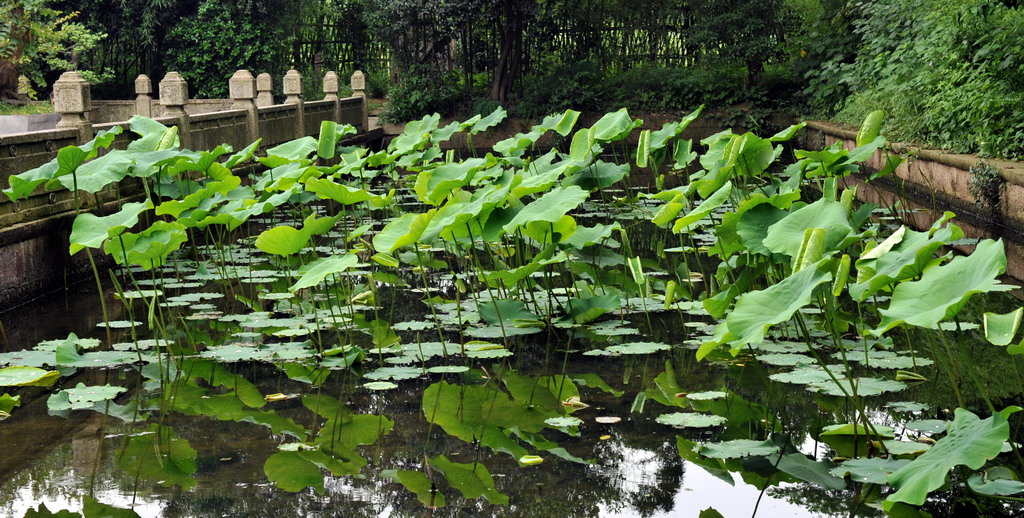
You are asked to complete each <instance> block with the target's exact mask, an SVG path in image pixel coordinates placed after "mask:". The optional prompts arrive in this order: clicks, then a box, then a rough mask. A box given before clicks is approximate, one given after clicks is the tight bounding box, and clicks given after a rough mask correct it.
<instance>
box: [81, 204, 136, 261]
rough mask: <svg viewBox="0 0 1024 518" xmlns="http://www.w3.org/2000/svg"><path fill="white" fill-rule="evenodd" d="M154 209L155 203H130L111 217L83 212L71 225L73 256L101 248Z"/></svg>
mask: <svg viewBox="0 0 1024 518" xmlns="http://www.w3.org/2000/svg"><path fill="white" fill-rule="evenodd" d="M151 208H153V203H152V202H150V201H146V202H139V203H134V202H129V203H125V204H124V205H122V206H121V210H119V211H117V212H115V213H114V214H111V215H109V216H96V215H94V214H90V213H88V212H83V213H82V214H79V215H78V216H76V217H75V221H74V223H72V224H71V237H70V241H71V255H74V254H76V253H78V251H79V250H81V249H83V248H85V247H89V248H99V247H101V246H103V242H104V241H105V240H107V239H108V238H111V237H114V236H117V235H119V234H120V233H121V232H124V231H125V230H126V229H128V228H131V227H132V226H134V225H135V224H136V223H138V222H139V215H140V214H142V213H143V212H145V211H147V210H149V209H151Z"/></svg>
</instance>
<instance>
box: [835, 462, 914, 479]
mask: <svg viewBox="0 0 1024 518" xmlns="http://www.w3.org/2000/svg"><path fill="white" fill-rule="evenodd" d="M909 463H910V461H909V460H906V459H901V460H896V459H883V458H881V457H872V458H866V457H865V458H859V459H850V460H847V461H844V462H843V463H842V464H840V465H838V466H836V467H834V468H832V470H831V473H832V474H833V475H835V476H837V477H846V476H847V475H849V476H850V479H851V480H853V481H854V482H860V483H862V484H879V485H882V484H885V483H886V477H888V476H889V475H890V474H892V473H895V472H896V471H898V470H899V469H900V468H902V467H903V466H906V465H907V464H909Z"/></svg>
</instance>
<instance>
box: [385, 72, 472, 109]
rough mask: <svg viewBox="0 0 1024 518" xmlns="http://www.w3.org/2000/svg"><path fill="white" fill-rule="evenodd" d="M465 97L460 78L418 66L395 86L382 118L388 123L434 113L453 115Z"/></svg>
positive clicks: (389, 95)
mask: <svg viewBox="0 0 1024 518" xmlns="http://www.w3.org/2000/svg"><path fill="white" fill-rule="evenodd" d="M463 97H464V96H463V92H462V89H461V87H460V85H459V81H458V77H457V76H453V75H451V74H448V75H442V74H439V73H437V69H435V68H432V67H426V66H419V65H416V66H412V67H410V68H409V69H408V70H407V71H406V73H404V74H402V75H400V76H399V78H398V83H396V84H394V85H391V89H390V90H389V92H388V101H389V102H388V106H387V108H386V109H385V111H384V113H383V114H382V115H381V117H382V118H383V119H384V120H385V121H387V122H406V121H411V120H416V119H419V118H421V117H423V116H424V115H429V114H431V113H434V112H438V113H443V114H452V113H455V112H456V111H457V110H458V108H459V107H460V106H461V105H462V104H463Z"/></svg>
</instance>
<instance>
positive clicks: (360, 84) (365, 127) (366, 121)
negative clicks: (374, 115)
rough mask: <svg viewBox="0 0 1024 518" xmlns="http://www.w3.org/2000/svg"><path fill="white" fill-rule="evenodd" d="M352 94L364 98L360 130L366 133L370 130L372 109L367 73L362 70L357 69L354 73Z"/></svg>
mask: <svg viewBox="0 0 1024 518" xmlns="http://www.w3.org/2000/svg"><path fill="white" fill-rule="evenodd" d="M352 95H353V96H354V97H360V98H362V100H363V108H362V112H363V113H362V117H361V118H360V121H361V122H360V124H361V126H360V128H359V132H360V133H365V132H367V131H369V130H370V110H369V105H368V104H367V100H366V75H365V74H363V71H362V70H356V71H355V72H353V73H352Z"/></svg>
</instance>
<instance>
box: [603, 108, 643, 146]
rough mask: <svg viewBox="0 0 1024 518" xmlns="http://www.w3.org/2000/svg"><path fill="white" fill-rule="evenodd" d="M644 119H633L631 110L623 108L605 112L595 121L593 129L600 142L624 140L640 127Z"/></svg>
mask: <svg viewBox="0 0 1024 518" xmlns="http://www.w3.org/2000/svg"><path fill="white" fill-rule="evenodd" d="M643 123H644V121H642V120H640V119H636V120H634V119H632V118H630V116H629V112H628V111H627V110H626V109H625V108H622V109H620V110H619V111H615V112H611V113H607V114H605V115H604V116H603V117H601V118H600V119H598V120H597V122H595V123H594V126H593V127H592V128H591V131H593V133H594V140H596V141H598V142H612V141H616V140H622V139H624V138H626V137H627V136H629V134H630V133H631V132H632V131H633V130H634V129H635V128H638V127H640V126H641V125H642V124H643Z"/></svg>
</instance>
